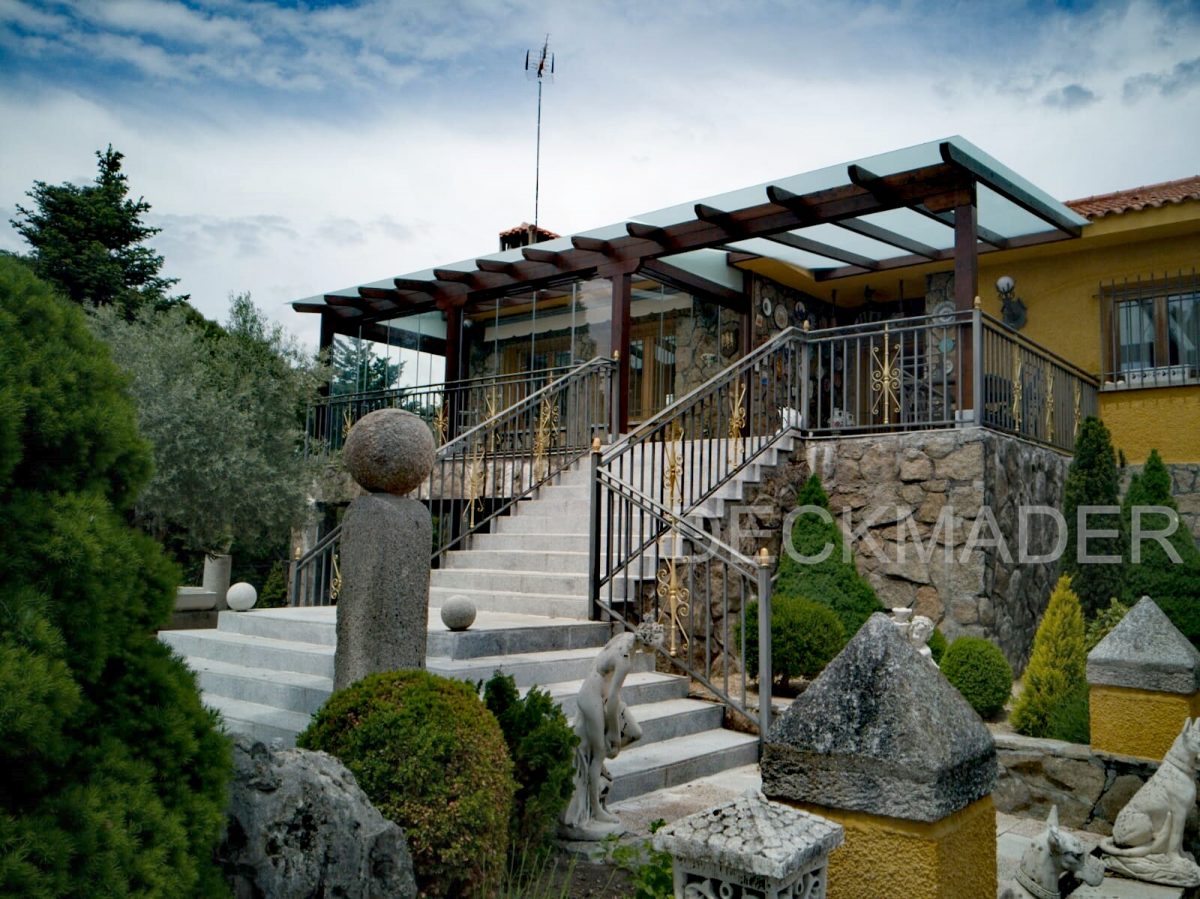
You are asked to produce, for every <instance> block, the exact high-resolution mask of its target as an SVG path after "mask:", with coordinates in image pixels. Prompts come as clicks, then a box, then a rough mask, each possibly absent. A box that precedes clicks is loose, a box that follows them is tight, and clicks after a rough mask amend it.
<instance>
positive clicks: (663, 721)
mask: <svg viewBox="0 0 1200 899" xmlns="http://www.w3.org/2000/svg"><path fill="white" fill-rule="evenodd" d="M632 711H633V716H634V718H637V721H638V724H640V725H641V728H642V742H643V743H659V742H661V741H663V740H673V739H675V738H676V737H688V736H691V735H692V734H699V733H703V732H704V731H706V730H713V729H715V728H718V727H720V726H721V722H722V720H723V716H724V711H723V710H722V708H721V706H719V705H712V706H709V707H708V708H705V709H695V710H691V711H687V712H683V713H682V714H679V715H664V716H663V717H661V718H650V719H647V720H645V721H643V720H642V719H641V718H638V714H637V713H638V710H637V708H636V707H635V708H633V710H632Z"/></svg>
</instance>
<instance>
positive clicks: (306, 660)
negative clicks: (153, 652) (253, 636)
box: [160, 631, 333, 678]
mask: <svg viewBox="0 0 1200 899" xmlns="http://www.w3.org/2000/svg"><path fill="white" fill-rule="evenodd" d="M219 633H220V632H219V631H211V632H205V634H193V633H189V632H188V631H163V632H162V634H161V635H160V636H161V639H162V641H163V642H164V643H166V644H167V645H168V646H170V647H171V648H172V649H174V650H175V651H176V652H178V653H179V654H180V655H182V656H186V657H187V658H192V659H211V660H213V661H216V662H230V663H232V664H235V665H244V666H248V667H252V668H271V669H274V670H275V671H295V672H298V673H300V674H316V675H318V676H320V677H329V678H331V677H333V653H332V652H329V653H318V652H299V651H296V650H292V649H286V648H279V647H274V646H270V645H267V644H257V645H253V646H247V645H246V644H244V643H233V642H229V641H224V640H221V639H219V638H218V636H217V635H218V634H219Z"/></svg>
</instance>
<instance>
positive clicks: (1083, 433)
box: [1060, 416, 1129, 616]
mask: <svg viewBox="0 0 1200 899" xmlns="http://www.w3.org/2000/svg"><path fill="white" fill-rule="evenodd" d="M1118 487H1119V479H1118V476H1117V457H1116V454H1115V453H1114V452H1113V447H1112V440H1111V439H1110V437H1109V433H1108V428H1106V427H1105V426H1104V424H1103V423H1102V422H1101V421H1100V420H1099V419H1098V418H1093V417H1091V416H1089V417H1088V418H1085V419H1084V420H1083V422H1082V423H1081V424H1080V426H1079V435H1078V437H1076V439H1075V456H1074V458H1073V459H1072V460H1071V467H1070V469H1069V470H1068V471H1067V482H1066V485H1065V486H1064V488H1063V516H1064V517H1065V518H1066V520H1067V545H1066V548H1065V550H1064V551H1063V555H1062V561H1061V564H1060V571H1061V573H1062V574H1067V575H1070V576H1071V584H1072V586H1073V588H1074V590H1075V593H1076V595H1078V597H1079V601H1080V602H1081V603H1082V605H1083V610H1084V612H1085V613H1086V614H1087V615H1089V616H1090V615H1094V614H1095V613H1096V612H1097V611H1099V610H1100V609H1104V608H1107V607H1108V604H1109V601H1110V600H1111V599H1112V598H1113V597H1114V596H1116V597H1120V596H1122V595H1123V594H1124V572H1125V566H1124V558H1125V552H1126V549H1127V547H1128V545H1129V542H1128V533H1127V532H1126V529H1125V526H1124V523H1123V521H1122V517H1121V515H1120V514H1119V513H1113V514H1108V513H1103V514H1089V515H1088V516H1087V527H1088V529H1089V530H1092V531H1096V530H1111V531H1116V532H1117V533H1116V536H1110V537H1094V536H1092V537H1089V538H1088V540H1087V542H1086V546H1085V547H1084V548H1085V549H1086V553H1087V556H1089V557H1101V556H1104V557H1111V558H1112V559H1113V561H1108V562H1093V561H1086V560H1081V559H1080V557H1079V550H1080V540H1079V509H1080V508H1081V507H1083V508H1085V509H1086V508H1087V507H1092V506H1119V505H1120V503H1119V501H1118Z"/></svg>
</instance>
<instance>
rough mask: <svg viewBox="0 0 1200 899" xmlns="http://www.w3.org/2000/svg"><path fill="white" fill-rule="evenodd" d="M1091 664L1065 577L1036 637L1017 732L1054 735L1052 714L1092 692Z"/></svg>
mask: <svg viewBox="0 0 1200 899" xmlns="http://www.w3.org/2000/svg"><path fill="white" fill-rule="evenodd" d="M1086 666H1087V651H1086V650H1085V648H1084V639H1083V610H1082V609H1081V608H1080V605H1079V597H1078V596H1076V595H1075V591H1074V590H1072V589H1071V579H1070V578H1069V577H1067V576H1065V575H1064V576H1063V577H1060V578H1059V579H1058V584H1057V585H1055V587H1054V592H1053V593H1052V594H1050V604H1049V605H1048V606H1047V607H1046V614H1045V615H1044V616H1042V623H1041V624H1039V625H1038V629H1037V634H1036V635H1035V636H1034V638H1033V654H1032V655H1031V656H1030V658H1029V666H1028V667H1027V668H1026V669H1025V676H1024V679H1023V687H1022V690H1021V695H1020V696H1018V697H1017V701H1016V703H1015V704H1014V706H1013V711H1012V717H1011V721H1012V726H1013V728H1014V729H1015V730H1016V731H1017V733H1021V734H1025V736H1027V737H1046V736H1049V735H1050V721H1051V718H1052V716H1054V715H1055V714H1061V713H1059V712H1058V711H1057V710H1058V708H1059V706H1061V705H1063V704H1065V703H1068V702H1070V701H1071V700H1072V698H1073V697H1075V696H1077V695H1078V694H1079V692H1080V691H1081V690H1086V689H1087V677H1086V670H1085V669H1086Z"/></svg>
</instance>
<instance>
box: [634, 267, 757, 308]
mask: <svg viewBox="0 0 1200 899" xmlns="http://www.w3.org/2000/svg"><path fill="white" fill-rule="evenodd" d="M638 271H639V272H642V273H644V274H647V275H649V276H650V277H652V278H654V279H655V280H657V281H661V282H662V283H663V284H666V285H668V286H669V287H674V288H676V289H678V290H683V291H686V292H687V293H691V294H698V295H700V296H702V297H705V298H708V299H711V300H713V301H715V302H716V303H718V304H719V305H721V306H725V307H726V308H728V309H733V310H734V311H736V312H745V311H746V294H745V292H744V291H741V290H735V289H734V288H732V287H726V286H725V285H724V284H718V283H717V282H716V281H710V280H708V278H702V277H700V276H699V275H697V274H694V273H692V272H689V271H687V270H685V269H682V268H680V267H679V266H677V265H671V263H669V262H667V261H666V260H663V259H647V260H645V261H644V262H643V263H642V264H641V266H640V267H639V268H638Z"/></svg>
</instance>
